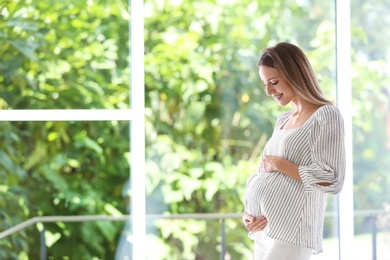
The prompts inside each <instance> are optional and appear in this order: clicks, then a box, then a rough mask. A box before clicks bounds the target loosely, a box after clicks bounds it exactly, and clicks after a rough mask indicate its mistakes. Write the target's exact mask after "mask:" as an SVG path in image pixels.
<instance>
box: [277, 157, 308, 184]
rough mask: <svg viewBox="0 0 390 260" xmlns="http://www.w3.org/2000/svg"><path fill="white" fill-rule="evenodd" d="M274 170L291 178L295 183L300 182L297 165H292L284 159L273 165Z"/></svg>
mask: <svg viewBox="0 0 390 260" xmlns="http://www.w3.org/2000/svg"><path fill="white" fill-rule="evenodd" d="M275 168H276V170H277V171H278V172H281V173H284V174H285V175H287V176H289V177H290V178H293V179H294V180H297V181H302V179H301V176H300V175H299V171H298V164H295V163H292V162H290V161H288V160H286V159H284V158H281V157H280V159H279V160H278V161H277V163H275Z"/></svg>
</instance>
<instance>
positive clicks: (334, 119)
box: [315, 105, 343, 124]
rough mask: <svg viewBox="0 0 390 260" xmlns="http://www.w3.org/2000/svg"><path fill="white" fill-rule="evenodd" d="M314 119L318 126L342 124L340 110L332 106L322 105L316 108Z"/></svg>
mask: <svg viewBox="0 0 390 260" xmlns="http://www.w3.org/2000/svg"><path fill="white" fill-rule="evenodd" d="M315 117H316V119H317V121H318V122H319V123H320V124H329V123H333V124H334V123H339V124H340V123H341V124H342V123H343V118H342V116H341V113H340V110H339V109H338V108H337V107H335V106H333V105H324V106H322V107H320V108H318V110H317V111H316V113H315Z"/></svg>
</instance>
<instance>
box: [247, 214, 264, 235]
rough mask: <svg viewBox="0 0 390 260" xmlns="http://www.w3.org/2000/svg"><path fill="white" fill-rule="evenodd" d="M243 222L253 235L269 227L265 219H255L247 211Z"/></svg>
mask: <svg viewBox="0 0 390 260" xmlns="http://www.w3.org/2000/svg"><path fill="white" fill-rule="evenodd" d="M242 221H243V222H244V225H245V228H246V229H247V230H248V231H249V232H253V233H255V232H257V231H261V230H263V229H264V228H265V226H266V225H267V219H266V218H265V217H263V216H261V217H258V218H255V217H253V216H252V215H251V214H249V213H248V212H246V211H244V214H243V215H242Z"/></svg>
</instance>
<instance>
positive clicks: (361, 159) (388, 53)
mask: <svg viewBox="0 0 390 260" xmlns="http://www.w3.org/2000/svg"><path fill="white" fill-rule="evenodd" d="M351 4H352V7H351V8H352V10H351V11H352V70H353V78H352V101H353V110H352V111H353V157H354V163H353V171H354V208H355V240H354V245H355V247H356V248H367V250H365V251H360V250H359V251H358V252H359V255H356V257H357V258H356V259H375V258H376V259H386V258H388V257H389V255H390V251H389V246H388V241H389V239H390V235H389V232H390V189H389V187H390V176H389V169H390V160H389V159H390V88H389V86H390V48H389V45H388V42H387V41H386V40H385V39H387V38H389V37H390V30H389V28H390V27H389V26H390V20H389V19H388V17H386V16H385V15H384V14H385V13H387V12H389V11H390V7H389V5H388V3H387V2H386V1H351Z"/></svg>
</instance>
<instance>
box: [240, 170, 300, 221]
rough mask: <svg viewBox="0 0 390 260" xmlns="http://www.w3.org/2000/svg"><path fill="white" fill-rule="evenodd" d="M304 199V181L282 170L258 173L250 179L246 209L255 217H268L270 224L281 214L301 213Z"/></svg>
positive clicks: (292, 215) (246, 196)
mask: <svg viewBox="0 0 390 260" xmlns="http://www.w3.org/2000/svg"><path fill="white" fill-rule="evenodd" d="M303 201H304V189H303V185H302V183H301V182H299V181H296V180H294V179H292V178H290V177H288V176H286V175H284V174H282V173H280V172H272V173H257V174H255V175H254V176H252V177H251V178H250V179H249V180H248V183H247V190H246V195H245V210H246V211H247V212H248V213H249V214H251V215H252V216H254V217H259V216H264V217H266V218H267V220H268V223H270V224H271V223H272V222H273V220H274V219H276V218H277V219H280V218H281V216H286V217H292V218H294V215H295V216H297V215H299V214H298V212H297V211H299V210H300V209H301V206H302V205H303Z"/></svg>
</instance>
